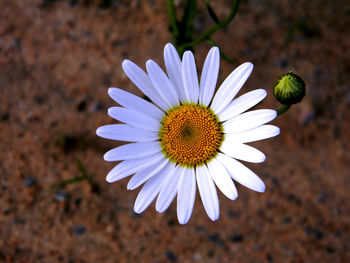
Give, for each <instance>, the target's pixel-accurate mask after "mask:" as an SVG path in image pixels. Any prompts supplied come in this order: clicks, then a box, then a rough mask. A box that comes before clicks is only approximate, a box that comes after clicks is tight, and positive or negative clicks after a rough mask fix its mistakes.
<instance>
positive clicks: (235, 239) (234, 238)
mask: <svg viewBox="0 0 350 263" xmlns="http://www.w3.org/2000/svg"><path fill="white" fill-rule="evenodd" d="M230 240H231V241H232V242H242V241H243V235H242V234H238V235H234V236H232V237H231V238H230Z"/></svg>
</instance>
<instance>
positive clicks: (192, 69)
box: [181, 51, 199, 103]
mask: <svg viewBox="0 0 350 263" xmlns="http://www.w3.org/2000/svg"><path fill="white" fill-rule="evenodd" d="M181 73H182V80H183V84H184V89H185V94H186V101H187V102H194V103H197V102H198V98H199V87H198V75H197V69H196V63H195V61H194V57H193V54H192V52H191V51H186V52H185V53H184V55H183V58H182V71H181Z"/></svg>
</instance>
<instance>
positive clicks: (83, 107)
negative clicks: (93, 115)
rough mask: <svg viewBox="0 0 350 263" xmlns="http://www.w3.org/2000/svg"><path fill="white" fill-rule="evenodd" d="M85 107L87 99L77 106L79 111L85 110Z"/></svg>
mask: <svg viewBox="0 0 350 263" xmlns="http://www.w3.org/2000/svg"><path fill="white" fill-rule="evenodd" d="M85 109H86V101H85V100H82V101H81V102H80V103H79V104H78V106H77V111H84V110H85Z"/></svg>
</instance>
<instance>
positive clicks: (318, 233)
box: [305, 226, 323, 239]
mask: <svg viewBox="0 0 350 263" xmlns="http://www.w3.org/2000/svg"><path fill="white" fill-rule="evenodd" d="M305 233H306V234H307V235H308V236H312V237H314V238H315V239H321V238H323V233H322V232H321V231H320V230H318V229H316V228H312V227H311V226H307V227H305Z"/></svg>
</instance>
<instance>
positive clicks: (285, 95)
mask: <svg viewBox="0 0 350 263" xmlns="http://www.w3.org/2000/svg"><path fill="white" fill-rule="evenodd" d="M273 95H274V96H275V97H276V99H277V100H278V101H279V102H280V103H282V104H285V105H292V104H295V103H298V102H300V101H301V100H302V99H303V97H304V96H305V83H304V81H303V80H302V79H301V78H300V77H299V76H298V75H296V74H294V73H292V72H289V73H286V74H283V75H282V76H280V77H279V78H278V80H277V81H276V84H275V86H274V88H273Z"/></svg>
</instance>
